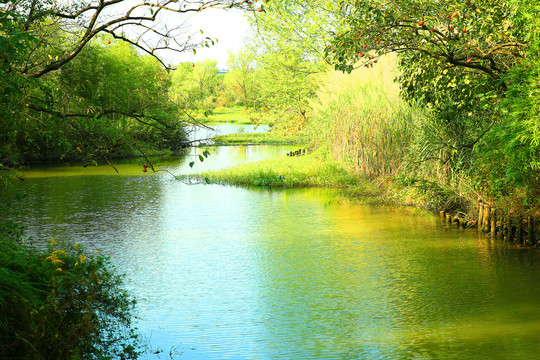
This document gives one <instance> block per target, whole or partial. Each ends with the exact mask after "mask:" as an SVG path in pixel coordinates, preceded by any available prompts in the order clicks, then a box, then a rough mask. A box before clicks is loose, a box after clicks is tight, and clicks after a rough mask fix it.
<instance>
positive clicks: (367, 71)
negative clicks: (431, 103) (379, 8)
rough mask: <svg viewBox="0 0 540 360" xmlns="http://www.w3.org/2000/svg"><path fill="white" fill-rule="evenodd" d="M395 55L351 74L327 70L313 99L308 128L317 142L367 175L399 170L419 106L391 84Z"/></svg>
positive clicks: (394, 71)
mask: <svg viewBox="0 0 540 360" xmlns="http://www.w3.org/2000/svg"><path fill="white" fill-rule="evenodd" d="M396 69H397V59H396V57H393V56H387V57H384V58H382V59H380V60H379V61H378V63H377V65H376V66H375V67H372V68H361V69H358V70H355V71H353V72H352V74H342V73H339V72H330V73H328V74H326V79H325V81H324V85H322V86H321V87H320V88H319V90H318V92H317V98H316V100H314V101H313V103H312V109H313V110H312V113H311V116H310V117H309V118H310V120H309V123H308V132H309V134H310V136H311V138H312V140H313V141H314V143H315V145H316V146H319V145H324V146H328V148H329V150H330V152H331V154H332V157H333V158H334V160H337V161H342V162H344V163H346V164H348V165H349V166H351V167H352V169H353V170H355V171H360V172H364V173H365V174H367V175H369V176H371V177H379V176H382V177H387V176H392V175H395V174H396V173H397V171H398V170H399V168H400V166H401V165H402V163H403V161H404V159H405V156H406V155H407V148H408V147H409V145H410V143H411V141H412V140H413V136H414V129H415V126H416V124H417V123H418V121H417V119H420V118H421V117H422V116H424V114H423V111H422V110H421V109H420V108H419V107H414V106H410V105H408V104H407V103H406V102H405V101H404V100H402V99H401V97H400V95H399V93H400V88H399V85H398V84H396V83H395V82H394V77H395V74H396V71H397V70H396Z"/></svg>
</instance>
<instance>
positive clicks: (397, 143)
mask: <svg viewBox="0 0 540 360" xmlns="http://www.w3.org/2000/svg"><path fill="white" fill-rule="evenodd" d="M266 10H267V13H268V15H267V14H262V15H260V14H256V16H257V24H258V25H259V26H260V27H261V28H262V29H263V31H262V34H263V36H264V37H265V39H264V41H265V42H267V43H272V44H273V45H275V46H278V45H280V44H282V46H281V47H280V51H281V52H284V53H286V52H287V46H288V45H286V44H294V45H297V46H303V45H301V44H305V43H306V41H308V39H313V41H312V42H311V44H317V46H316V47H315V49H318V50H319V51H316V50H315V51H314V49H313V47H310V46H303V47H302V49H304V54H303V59H304V60H305V61H310V62H312V63H313V62H317V63H318V62H319V61H320V60H321V59H323V60H325V61H326V62H328V63H329V64H331V65H332V66H333V67H334V68H335V69H337V70H340V71H342V72H344V73H346V74H347V73H350V74H351V75H350V76H351V78H347V77H338V76H337V75H335V74H328V75H326V76H323V77H322V78H320V79H321V80H320V81H319V84H320V86H319V88H318V90H316V96H315V97H312V98H311V102H310V103H309V110H308V118H307V129H309V131H310V133H311V134H312V139H313V141H314V142H315V144H316V145H318V146H326V147H328V148H329V149H330V153H332V154H333V157H334V158H335V159H336V160H340V161H345V162H347V163H349V164H351V165H352V167H353V168H354V169H356V170H358V171H362V172H365V173H367V174H369V175H371V176H375V177H379V178H380V179H381V180H382V179H385V180H384V181H390V182H391V183H394V184H395V183H398V184H401V185H402V186H403V187H404V189H406V191H407V192H409V195H410V194H411V192H415V191H416V192H417V195H418V196H427V197H431V199H432V200H433V203H432V206H434V207H437V208H447V209H456V208H460V209H461V210H471V209H470V208H472V206H474V204H475V203H476V201H478V200H479V199H480V200H482V201H483V202H484V203H487V204H490V205H491V206H494V207H496V208H497V209H499V210H501V211H503V212H505V213H507V212H515V213H519V214H520V215H522V216H525V215H538V211H539V207H540V192H539V191H540V163H539V159H540V129H539V125H538V124H539V123H540V120H539V119H538V115H537V111H536V108H537V105H538V70H539V69H538V61H539V58H538V55H539V54H538V42H539V39H538V36H537V33H538V31H537V30H538V28H539V25H540V24H539V23H538V15H539V5H537V4H536V2H534V1H526V2H517V1H513V0H508V1H502V2H498V3H497V4H494V3H493V2H492V1H482V0H477V1H466V0H464V1H457V2H456V1H443V2H437V3H433V2H430V1H369V2H366V1H346V0H345V1H339V2H328V1H324V0H319V1H315V2H309V3H305V2H299V1H280V0H277V1H273V2H271V3H268V6H267V8H266ZM321 17H325V19H327V22H326V23H325V26H320V25H317V24H320V19H321ZM290 18H294V19H297V21H296V23H298V24H303V26H302V27H301V29H300V28H298V27H296V26H295V25H294V24H295V22H289V23H287V21H286V19H290ZM310 22H312V23H313V24H314V26H309V25H308V24H309V23H310ZM261 41H262V40H261ZM321 49H322V50H321ZM321 51H322V52H323V54H322V55H321V53H320V52H321ZM296 52H298V51H297V50H296ZM390 54H397V61H394V60H393V59H395V58H393V57H391V56H390ZM370 73H371V74H370ZM394 79H395V81H396V83H393V81H392V80H394Z"/></svg>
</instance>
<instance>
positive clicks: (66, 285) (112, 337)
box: [0, 238, 140, 360]
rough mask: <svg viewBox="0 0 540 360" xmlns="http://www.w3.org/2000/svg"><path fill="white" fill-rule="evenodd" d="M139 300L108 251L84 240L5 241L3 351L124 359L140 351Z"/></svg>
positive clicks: (1, 250)
mask: <svg viewBox="0 0 540 360" xmlns="http://www.w3.org/2000/svg"><path fill="white" fill-rule="evenodd" d="M134 305H135V302H134V300H133V299H131V297H130V296H129V294H128V293H127V291H126V290H125V289H123V288H122V277H121V276H118V275H115V274H113V272H111V270H110V265H109V263H108V261H107V259H106V258H104V257H103V256H100V255H98V254H94V255H93V256H87V255H85V254H84V253H83V250H82V248H81V246H79V245H76V244H75V245H73V244H69V243H59V244H56V243H55V241H54V240H52V238H51V244H50V245H49V246H47V248H46V250H37V249H36V248H34V247H30V246H28V245H25V244H24V243H23V242H21V241H18V240H13V239H6V238H3V239H2V240H0V358H2V359H33V360H34V359H38V360H40V359H82V358H84V359H111V358H114V357H118V356H120V357H121V358H123V359H133V358H137V357H138V355H139V354H140V351H139V349H140V345H139V340H138V335H137V334H136V333H135V331H134V329H132V328H131V319H132V312H133V309H134Z"/></svg>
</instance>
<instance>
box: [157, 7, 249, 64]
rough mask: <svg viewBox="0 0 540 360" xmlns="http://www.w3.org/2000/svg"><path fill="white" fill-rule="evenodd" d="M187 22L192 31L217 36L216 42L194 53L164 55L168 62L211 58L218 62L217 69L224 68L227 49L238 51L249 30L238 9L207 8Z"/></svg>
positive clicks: (242, 14)
mask: <svg viewBox="0 0 540 360" xmlns="http://www.w3.org/2000/svg"><path fill="white" fill-rule="evenodd" d="M189 22H190V23H191V26H190V29H191V30H192V31H193V32H198V31H199V30H203V32H204V36H208V37H211V38H217V39H218V42H217V43H216V44H215V45H214V46H211V47H210V48H200V49H197V50H196V51H197V53H196V54H193V53H192V52H188V53H182V54H174V55H169V56H166V59H167V62H168V63H171V64H178V63H179V62H187V61H189V62H198V61H202V60H206V59H213V60H216V61H217V62H218V68H219V69H226V68H227V59H228V58H229V54H228V53H229V51H232V52H233V53H236V52H238V50H240V49H241V48H242V44H243V40H244V39H245V37H246V36H247V35H248V34H249V32H250V27H249V24H248V20H247V18H246V17H245V15H244V13H243V12H242V11H240V10H238V9H230V10H218V9H207V10H204V11H202V12H200V13H197V14H196V15H194V16H191V17H190V18H189Z"/></svg>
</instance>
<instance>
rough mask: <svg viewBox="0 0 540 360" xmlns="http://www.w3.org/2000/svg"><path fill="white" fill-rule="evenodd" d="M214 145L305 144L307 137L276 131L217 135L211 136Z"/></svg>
mask: <svg viewBox="0 0 540 360" xmlns="http://www.w3.org/2000/svg"><path fill="white" fill-rule="evenodd" d="M212 141H213V142H214V145H218V146H226V145H305V144H307V143H308V138H307V136H305V135H302V134H295V135H284V134H281V133H278V132H264V133H255V134H245V133H239V134H230V135H218V136H214V137H213V138H212Z"/></svg>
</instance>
